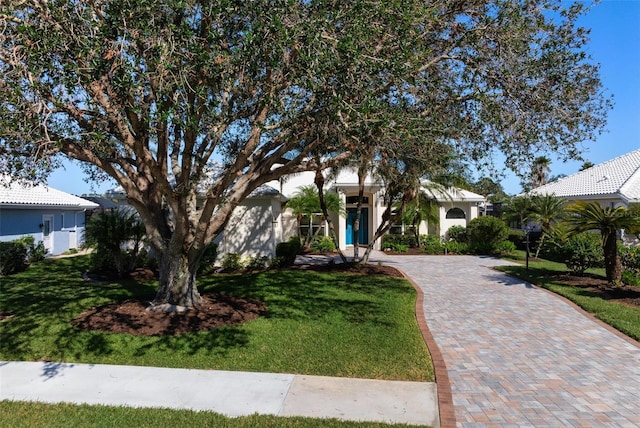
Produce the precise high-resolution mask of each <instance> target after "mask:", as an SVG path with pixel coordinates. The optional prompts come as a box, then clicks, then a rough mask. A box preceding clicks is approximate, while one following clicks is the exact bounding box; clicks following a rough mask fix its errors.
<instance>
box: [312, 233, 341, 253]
mask: <svg viewBox="0 0 640 428" xmlns="http://www.w3.org/2000/svg"><path fill="white" fill-rule="evenodd" d="M335 250H336V244H334V243H333V239H331V238H330V237H329V236H317V237H315V238H314V239H313V241H311V251H314V252H317V253H330V252H333V251H335Z"/></svg>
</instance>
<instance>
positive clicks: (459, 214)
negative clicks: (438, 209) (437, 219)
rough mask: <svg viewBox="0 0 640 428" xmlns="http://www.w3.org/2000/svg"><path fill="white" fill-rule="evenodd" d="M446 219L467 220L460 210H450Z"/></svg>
mask: <svg viewBox="0 0 640 428" xmlns="http://www.w3.org/2000/svg"><path fill="white" fill-rule="evenodd" d="M447 218H467V216H466V215H465V213H464V211H462V210H461V209H460V208H451V209H450V210H449V211H447Z"/></svg>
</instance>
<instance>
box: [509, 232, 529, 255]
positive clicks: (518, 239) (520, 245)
mask: <svg viewBox="0 0 640 428" xmlns="http://www.w3.org/2000/svg"><path fill="white" fill-rule="evenodd" d="M507 239H508V240H509V241H511V242H513V245H515V246H516V248H517V249H519V250H524V249H526V243H525V239H526V233H525V232H524V231H523V230H515V229H511V230H509V236H508V237H507ZM529 245H531V242H530V243H529Z"/></svg>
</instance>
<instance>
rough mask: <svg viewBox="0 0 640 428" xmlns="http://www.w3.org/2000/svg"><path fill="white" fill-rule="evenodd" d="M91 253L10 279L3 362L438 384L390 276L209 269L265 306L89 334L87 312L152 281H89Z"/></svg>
mask: <svg viewBox="0 0 640 428" xmlns="http://www.w3.org/2000/svg"><path fill="white" fill-rule="evenodd" d="M87 268H88V258H87V256H78V257H74V258H67V259H58V260H46V261H44V262H42V263H38V264H35V265H32V266H31V267H29V269H27V270H26V271H25V272H22V273H20V274H16V275H13V276H8V277H4V278H2V293H1V294H0V313H1V314H3V316H4V320H3V321H2V322H1V324H0V328H1V329H2V341H1V342H0V360H25V361H66V362H71V361H72V362H83V363H101V364H125V365H145V366H159V367H182V368H199V369H220V370H247V371H264V372H276V373H299V374H310V375H323V376H344V377H359V378H372V379H393V380H410V381H433V380H434V375H433V368H432V366H431V361H430V358H429V354H428V351H427V349H426V346H425V344H424V342H423V340H422V337H421V335H420V332H419V330H418V327H417V322H416V319H415V312H414V311H415V300H416V292H415V290H414V289H413V287H412V286H411V285H410V284H409V283H408V282H407V281H405V280H403V279H398V278H390V277H386V276H365V275H356V274H343V273H320V272H306V271H299V270H283V271H271V272H265V273H255V274H236V275H210V276H207V277H202V278H200V279H199V289H200V291H201V292H202V293H203V294H204V293H208V292H215V293H222V294H227V295H235V296H240V297H244V298H249V299H255V300H258V301H260V302H263V303H264V304H265V305H266V307H267V313H266V314H264V315H262V316H260V317H258V318H256V319H253V320H250V321H247V322H245V323H242V324H238V325H235V326H225V327H219V328H215V329H212V330H209V331H203V332H197V333H187V334H178V335H163V336H140V335H132V334H123V333H107V332H101V331H84V330H80V329H78V328H76V327H74V326H73V325H72V321H73V320H74V319H75V318H77V317H78V316H79V315H80V314H81V313H82V312H83V311H85V310H87V309H89V308H92V307H94V306H99V305H105V304H108V303H112V302H116V301H121V300H124V299H127V298H132V297H148V298H149V299H151V298H153V293H154V284H153V282H137V281H132V280H128V281H121V282H92V281H84V280H83V279H82V273H83V272H84V271H85V270H86V269H87Z"/></svg>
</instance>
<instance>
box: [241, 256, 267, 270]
mask: <svg viewBox="0 0 640 428" xmlns="http://www.w3.org/2000/svg"><path fill="white" fill-rule="evenodd" d="M245 265H246V268H247V269H249V270H265V269H266V268H267V267H268V266H270V265H271V258H270V257H267V256H253V257H249V260H247V262H246V263H245Z"/></svg>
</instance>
